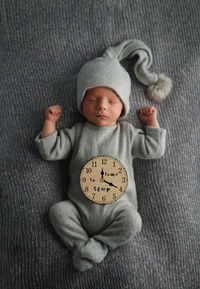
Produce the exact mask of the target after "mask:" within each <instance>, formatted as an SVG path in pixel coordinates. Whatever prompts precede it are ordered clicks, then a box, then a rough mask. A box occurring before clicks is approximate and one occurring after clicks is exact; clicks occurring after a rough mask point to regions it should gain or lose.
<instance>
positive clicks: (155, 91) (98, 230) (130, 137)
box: [36, 40, 172, 271]
mask: <svg viewBox="0 0 200 289" xmlns="http://www.w3.org/2000/svg"><path fill="white" fill-rule="evenodd" d="M135 56H137V61H136V62H135V64H134V73H135V75H136V77H137V79H138V80H139V81H140V82H142V83H143V84H144V85H147V86H148V88H147V94H148V97H149V98H150V99H151V100H153V101H154V102H156V101H158V102H161V101H162V100H163V99H164V98H165V97H166V96H167V95H168V94H169V92H170V90H171V87H172V82H171V80H170V78H168V77H167V76H166V75H163V74H160V75H157V74H156V73H154V72H150V71H149V67H150V66H151V64H152V54H151V50H150V49H149V48H148V47H147V46H146V45H145V44H144V43H143V42H141V41H139V40H127V41H124V42H122V43H120V44H119V45H118V46H115V47H109V48H108V49H107V50H106V51H105V53H104V54H103V55H102V57H97V58H95V59H94V60H91V61H89V62H88V63H86V64H85V65H84V66H83V67H82V68H81V70H80V72H79V74H78V79H77V108H78V110H79V111H80V113H83V111H82V103H83V99H84V96H85V92H86V91H87V89H88V88H93V87H99V86H101V87H108V88H110V89H112V90H113V91H115V93H116V94H117V95H118V96H119V98H120V99H121V101H122V103H123V115H121V117H120V120H121V119H123V118H124V117H125V116H127V114H128V112H129V109H130V103H129V96H130V92H131V78H130V76H129V74H128V72H127V71H126V70H125V69H124V68H123V66H122V65H121V64H120V61H122V60H123V59H126V58H134V57H135ZM145 130H146V131H145V132H144V131H143V130H141V129H136V128H135V127H133V126H132V125H131V124H130V123H127V122H117V124H116V125H113V126H96V125H93V124H91V123H89V122H86V123H77V124H75V125H74V126H73V127H72V128H71V129H69V128H67V129H63V130H61V131H55V132H54V133H53V134H51V135H49V136H47V137H46V138H42V139H41V138H40V136H38V137H37V138H36V143H37V145H38V148H39V151H40V153H41V155H42V156H43V158H45V159H47V160H60V159H65V158H67V157H68V156H69V155H71V153H72V157H71V162H70V167H69V172H70V186H69V191H68V198H69V200H66V201H64V202H59V203H57V204H55V205H53V206H52V207H51V209H50V219H51V222H52V224H53V226H54V228H55V230H56V232H57V233H58V234H59V235H60V237H61V238H62V240H63V242H64V243H65V245H66V246H67V247H68V248H69V250H71V251H72V252H73V264H74V267H75V268H76V269H78V270H80V271H84V270H86V269H89V268H91V267H92V266H93V265H94V264H95V263H99V262H101V261H102V260H103V259H104V257H105V256H106V254H107V252H108V250H109V249H110V250H112V249H114V248H116V247H118V246H120V245H122V244H124V243H126V242H127V241H128V240H130V238H131V236H132V235H134V234H136V233H138V232H139V231H140V230H141V224H142V221H141V217H140V215H139V214H138V212H137V198H136V188H135V181H134V172H133V160H134V158H136V157H138V158H142V159H154V158H159V157H161V156H162V155H163V154H164V151H165V134H166V131H165V130H164V129H161V128H155V127H151V126H147V127H146V129H145ZM103 155H106V156H110V157H113V158H115V159H117V160H119V161H120V162H121V163H122V164H123V165H124V167H125V168H126V171H127V173H128V187H127V189H126V192H125V194H124V195H123V196H122V197H121V198H120V199H119V200H117V201H116V202H114V203H111V204H107V205H101V204H97V203H93V202H92V201H90V200H89V199H88V198H87V197H86V196H85V195H84V193H83V192H82V190H81V187H80V174H81V170H82V168H83V167H84V165H85V164H86V163H87V162H88V161H89V160H91V159H93V158H94V157H98V156H103Z"/></svg>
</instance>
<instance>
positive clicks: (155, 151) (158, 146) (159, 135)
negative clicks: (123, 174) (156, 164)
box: [132, 126, 166, 159]
mask: <svg viewBox="0 0 200 289" xmlns="http://www.w3.org/2000/svg"><path fill="white" fill-rule="evenodd" d="M132 137H133V139H132V154H133V156H134V157H138V158H141V159H157V158H160V157H162V156H163V155H164V152H165V143H166V130H165V129H163V128H155V127H152V126H147V127H146V128H145V131H143V130H142V129H135V132H134V133H133V134H132Z"/></svg>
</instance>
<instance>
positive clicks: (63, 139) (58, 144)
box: [35, 125, 77, 161]
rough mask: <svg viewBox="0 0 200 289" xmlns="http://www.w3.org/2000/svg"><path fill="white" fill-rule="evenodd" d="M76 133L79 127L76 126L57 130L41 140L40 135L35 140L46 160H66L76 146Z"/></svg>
mask: <svg viewBox="0 0 200 289" xmlns="http://www.w3.org/2000/svg"><path fill="white" fill-rule="evenodd" d="M76 133H77V125H74V126H73V127H72V128H65V129H62V130H60V131H58V130H56V131H55V132H54V133H52V134H50V135H49V136H47V137H45V138H41V137H40V134H39V135H37V137H36V139H35V143H36V145H37V147H38V150H39V152H40V154H41V156H42V157H43V158H44V159H45V160H49V161H51V160H62V159H66V158H67V157H68V156H69V154H70V153H71V151H72V149H73V146H74V144H75V138H76Z"/></svg>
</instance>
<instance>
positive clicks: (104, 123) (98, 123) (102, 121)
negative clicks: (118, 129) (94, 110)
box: [88, 118, 116, 126]
mask: <svg viewBox="0 0 200 289" xmlns="http://www.w3.org/2000/svg"><path fill="white" fill-rule="evenodd" d="M88 121H89V122H91V123H92V124H94V125H96V126H113V125H115V124H116V121H110V120H109V119H105V118H101V119H95V120H92V121H91V120H88Z"/></svg>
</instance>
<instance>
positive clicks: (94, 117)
mask: <svg viewBox="0 0 200 289" xmlns="http://www.w3.org/2000/svg"><path fill="white" fill-rule="evenodd" d="M122 109H123V103H122V101H121V100H120V98H119V97H118V95H117V94H116V93H115V92H114V90H112V89H110V88H107V87H104V86H99V87H94V88H90V89H88V90H87V91H86V93H85V97H84V100H83V114H84V116H85V118H86V119H87V120H88V121H89V122H91V123H93V124H95V125H98V126H111V125H114V124H116V121H117V119H118V118H119V117H120V115H121V112H122Z"/></svg>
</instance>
